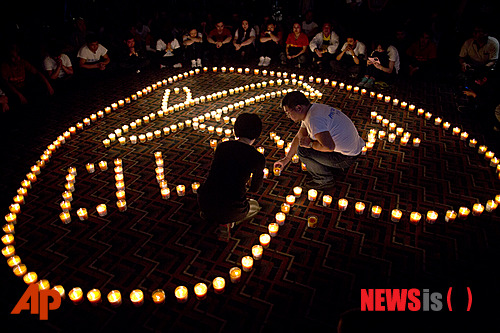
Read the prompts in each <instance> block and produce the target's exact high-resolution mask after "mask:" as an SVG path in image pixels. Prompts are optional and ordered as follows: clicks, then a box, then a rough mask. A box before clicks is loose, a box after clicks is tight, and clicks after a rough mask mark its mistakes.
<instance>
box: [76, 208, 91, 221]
mask: <svg viewBox="0 0 500 333" xmlns="http://www.w3.org/2000/svg"><path fill="white" fill-rule="evenodd" d="M76 214H77V215H78V218H79V219H80V221H84V220H86V219H88V213H87V209H85V208H80V209H78V210H77V211H76Z"/></svg>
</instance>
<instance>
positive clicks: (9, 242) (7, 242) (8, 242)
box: [2, 234, 15, 245]
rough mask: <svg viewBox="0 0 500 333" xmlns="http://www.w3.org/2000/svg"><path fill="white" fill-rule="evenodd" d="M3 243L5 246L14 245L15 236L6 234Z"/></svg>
mask: <svg viewBox="0 0 500 333" xmlns="http://www.w3.org/2000/svg"><path fill="white" fill-rule="evenodd" d="M2 243H3V244H4V245H14V243H15V241H14V235H12V234H5V235H3V236H2Z"/></svg>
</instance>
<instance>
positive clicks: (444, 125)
mask: <svg viewBox="0 0 500 333" xmlns="http://www.w3.org/2000/svg"><path fill="white" fill-rule="evenodd" d="M450 126H451V124H450V123H449V122H447V121H446V122H444V123H443V129H445V130H447V129H449V128H450Z"/></svg>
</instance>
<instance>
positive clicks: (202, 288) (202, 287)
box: [194, 282, 208, 300]
mask: <svg viewBox="0 0 500 333" xmlns="http://www.w3.org/2000/svg"><path fill="white" fill-rule="evenodd" d="M207 290H208V288H207V285H206V284H205V283H203V282H199V283H197V284H195V286H194V293H195V295H196V298H197V299H198V300H204V299H205V298H206V297H207Z"/></svg>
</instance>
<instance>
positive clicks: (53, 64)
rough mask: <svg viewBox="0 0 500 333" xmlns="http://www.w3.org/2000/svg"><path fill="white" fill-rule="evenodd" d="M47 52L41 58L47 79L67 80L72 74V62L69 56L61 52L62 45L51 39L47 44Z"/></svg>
mask: <svg viewBox="0 0 500 333" xmlns="http://www.w3.org/2000/svg"><path fill="white" fill-rule="evenodd" d="M48 51H49V52H48V53H49V54H48V55H47V56H46V57H45V59H44V60H43V68H44V69H45V71H46V72H47V76H48V77H49V79H51V80H53V81H56V80H62V79H64V80H67V79H69V78H70V77H72V76H73V64H72V63H71V60H70V59H69V57H68V56H67V55H66V54H64V53H62V46H61V45H60V44H59V43H58V42H56V41H52V42H51V43H50V44H49V50H48Z"/></svg>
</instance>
